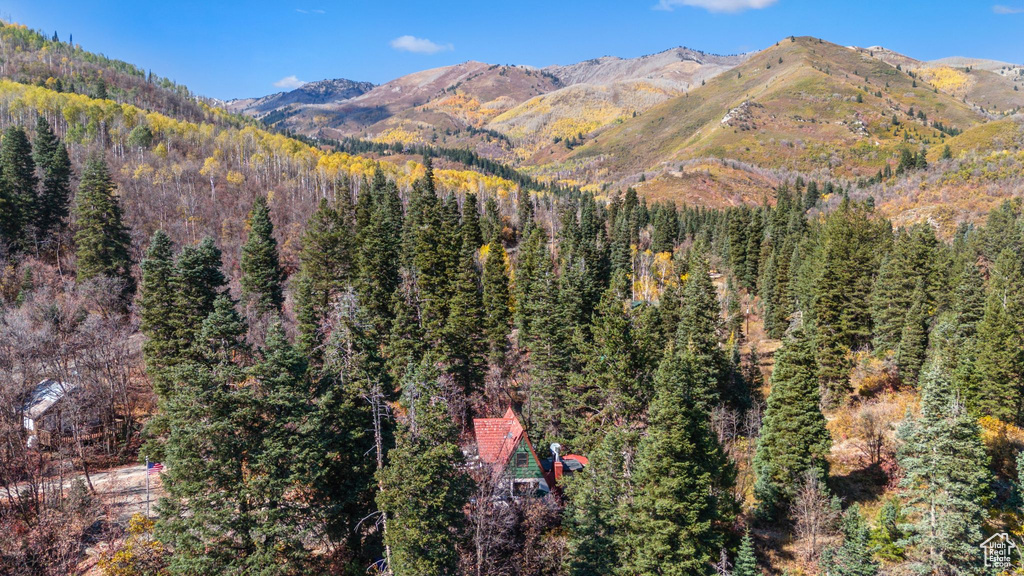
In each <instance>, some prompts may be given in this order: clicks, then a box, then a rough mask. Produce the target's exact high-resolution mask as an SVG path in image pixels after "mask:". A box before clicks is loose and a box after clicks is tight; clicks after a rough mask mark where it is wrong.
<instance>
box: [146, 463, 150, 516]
mask: <svg viewBox="0 0 1024 576" xmlns="http://www.w3.org/2000/svg"><path fill="white" fill-rule="evenodd" d="M146 519H147V520H148V519H149V456H146Z"/></svg>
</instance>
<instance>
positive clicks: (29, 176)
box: [0, 126, 85, 250]
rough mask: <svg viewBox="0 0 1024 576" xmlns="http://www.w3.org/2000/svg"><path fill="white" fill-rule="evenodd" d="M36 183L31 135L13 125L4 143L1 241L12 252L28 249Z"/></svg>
mask: <svg viewBox="0 0 1024 576" xmlns="http://www.w3.org/2000/svg"><path fill="white" fill-rule="evenodd" d="M84 179H85V176H84V175H83V180H84ZM36 184H37V179H36V166H35V162H33V161H32V147H31V145H30V144H29V142H28V136H27V135H26V134H25V131H24V130H22V128H21V127H20V126H10V127H8V128H7V129H6V130H5V131H4V136H3V142H2V143H0V215H2V218H0V241H3V242H4V243H6V244H7V246H8V249H10V250H18V249H21V248H24V247H25V246H26V244H27V243H28V235H27V234H28V226H29V225H30V224H32V222H33V214H34V213H33V209H34V207H35V202H36Z"/></svg>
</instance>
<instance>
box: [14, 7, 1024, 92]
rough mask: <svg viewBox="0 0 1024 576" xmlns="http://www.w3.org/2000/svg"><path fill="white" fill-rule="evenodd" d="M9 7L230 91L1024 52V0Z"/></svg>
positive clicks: (20, 18) (167, 71)
mask: <svg viewBox="0 0 1024 576" xmlns="http://www.w3.org/2000/svg"><path fill="white" fill-rule="evenodd" d="M0 17H2V18H4V19H9V20H13V21H15V22H20V23H22V24H26V25H28V26H30V27H32V28H39V29H43V30H44V31H46V32H47V34H51V33H52V32H53V31H54V30H56V31H57V32H58V33H59V34H60V36H61V38H62V39H64V40H67V38H68V34H69V33H71V34H73V35H74V41H75V42H76V43H78V44H81V45H82V46H83V47H85V48H86V49H88V50H91V51H95V52H102V53H104V54H106V55H108V56H111V57H115V58H119V59H122V60H127V61H129V62H132V63H134V64H137V65H139V66H142V67H145V68H149V69H152V70H153V71H154V72H155V73H157V74H159V75H161V76H167V77H170V78H172V79H174V80H176V81H179V82H182V83H184V84H186V85H187V86H188V87H189V88H191V89H192V90H194V91H195V92H198V93H200V94H204V95H207V96H213V97H217V98H233V97H242V96H258V95H262V94H267V93H271V92H275V91H279V90H281V89H282V88H284V87H287V86H289V85H294V84H296V83H297V82H300V81H311V80H319V79H322V78H350V79H353V80H369V81H372V82H377V83H380V82H385V81H387V80H390V79H392V78H396V77H398V76H401V75H403V74H407V73H410V72H414V71H417V70H423V69H425V68H432V67H436V66H444V65H448V64H454V63H457V62H463V61H466V60H479V61H483V62H488V63H494V64H530V65H534V66H546V65H549V64H566V63H571V62H576V61H579V60H585V59H588V58H594V57H598V56H604V55H615V56H623V57H631V56H639V55H642V54H649V53H653V52H659V51H661V50H665V49H668V48H671V47H674V46H680V45H683V46H689V47H691V48H696V49H700V50H704V51H707V52H715V53H720V54H731V53H737V52H744V51H749V50H756V49H760V48H764V47H765V46H767V45H770V44H773V43H774V42H776V41H777V40H779V39H781V38H784V37H786V36H789V35H791V34H793V35H812V36H818V37H821V38H825V39H826V40H829V41H832V42H836V43H840V44H844V45H850V44H856V45H859V46H870V45H883V46H886V47H887V48H891V49H893V50H896V51H899V52H903V53H905V54H907V55H909V56H913V57H915V58H920V59H934V58H940V57H943V56H973V57H979V58H991V59H996V60H1005V61H1011V62H1024V38H1022V34H1021V33H1022V32H1024V0H995V1H991V2H990V1H986V0H931V1H920V2H906V1H900V0H888V1H876V0H860V1H857V2H849V1H845V0H843V1H832V0H829V1H822V0H817V1H815V0H618V1H615V0H591V1H586V2H584V1H582V0H547V1H540V2H535V1H532V0H516V1H512V2H487V1H482V2H453V1H446V0H438V1H430V0H420V1H418V2H393V1H388V0H375V1H364V0H349V1H340V0H294V1H293V0H280V1H266V0H250V1H246V2H242V1H234V0H231V1H228V0H206V1H192V0H188V1H173V0H164V1H148V0H106V1H98V0H97V1H87V0H7V1H5V2H4V3H3V4H2V5H0ZM275 84H276V85H277V86H279V87H275Z"/></svg>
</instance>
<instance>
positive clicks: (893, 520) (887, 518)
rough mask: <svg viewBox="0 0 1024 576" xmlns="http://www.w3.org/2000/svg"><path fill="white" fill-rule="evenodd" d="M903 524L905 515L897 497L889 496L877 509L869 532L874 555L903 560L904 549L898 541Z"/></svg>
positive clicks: (900, 537)
mask: <svg viewBox="0 0 1024 576" xmlns="http://www.w3.org/2000/svg"><path fill="white" fill-rule="evenodd" d="M905 524H906V517H905V516H904V514H903V511H902V510H901V509H900V500H899V498H898V497H895V496H892V497H890V498H889V499H888V500H886V501H885V504H883V505H882V509H881V510H879V511H878V519H877V521H876V523H875V529H874V530H873V531H872V532H871V549H872V550H874V551H875V556H877V557H878V558H880V559H882V560H886V561H889V562H898V561H900V560H903V557H904V556H903V555H904V549H903V548H902V547H901V546H900V545H899V542H900V541H901V540H903V538H904V534H903V529H902V526H904V525H905Z"/></svg>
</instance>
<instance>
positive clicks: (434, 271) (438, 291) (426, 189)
mask: <svg viewBox="0 0 1024 576" xmlns="http://www.w3.org/2000/svg"><path fill="white" fill-rule="evenodd" d="M415 209H416V212H417V214H416V216H415V227H414V229H413V246H412V250H413V258H412V265H413V269H414V270H415V274H416V283H417V287H418V288H419V297H420V303H421V310H420V314H421V317H420V321H421V324H422V326H423V334H424V337H425V338H426V340H427V343H428V345H429V347H430V348H436V347H438V346H439V344H440V342H441V333H442V330H443V329H444V325H445V322H446V321H447V319H448V300H449V298H450V296H451V281H452V274H453V272H454V270H452V269H451V268H450V267H449V264H450V262H451V260H452V258H451V254H450V252H451V251H453V250H454V251H456V252H457V251H458V249H459V246H461V243H459V244H458V245H457V246H452V245H450V244H447V243H446V241H447V240H449V239H450V238H449V236H450V231H449V230H446V229H445V224H444V220H443V218H442V215H443V207H442V206H441V204H440V202H439V201H438V199H437V196H436V194H435V193H434V192H433V185H432V184H431V185H430V186H427V185H426V184H424V185H422V191H421V192H420V196H419V199H418V206H417V207H415Z"/></svg>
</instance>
